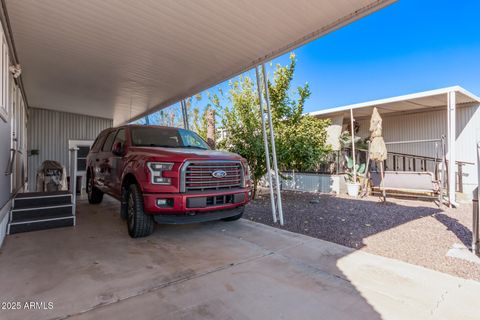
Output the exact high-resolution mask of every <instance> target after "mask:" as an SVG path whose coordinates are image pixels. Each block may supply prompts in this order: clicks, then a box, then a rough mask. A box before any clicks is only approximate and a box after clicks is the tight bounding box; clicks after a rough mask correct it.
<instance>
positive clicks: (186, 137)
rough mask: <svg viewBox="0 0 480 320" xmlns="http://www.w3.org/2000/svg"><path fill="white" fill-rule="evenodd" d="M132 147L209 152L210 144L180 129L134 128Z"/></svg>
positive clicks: (196, 135) (193, 133) (192, 133)
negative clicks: (194, 149)
mask: <svg viewBox="0 0 480 320" xmlns="http://www.w3.org/2000/svg"><path fill="white" fill-rule="evenodd" d="M131 132H132V145H134V146H137V147H164V148H196V149H203V150H208V149H210V148H209V146H208V144H207V143H206V142H205V141H204V140H203V139H202V138H200V136H199V135H198V134H196V133H195V132H192V131H188V130H184V129H179V128H165V127H159V128H155V127H144V128H142V127H138V128H132V130H131Z"/></svg>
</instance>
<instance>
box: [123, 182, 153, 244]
mask: <svg viewBox="0 0 480 320" xmlns="http://www.w3.org/2000/svg"><path fill="white" fill-rule="evenodd" d="M125 196H126V198H127V226H128V234H129V235H130V237H132V238H140V237H146V236H149V235H151V234H152V232H153V230H154V228H155V221H154V220H153V217H152V216H151V215H148V214H146V213H145V212H144V211H143V196H142V192H141V191H140V189H139V188H138V186H137V185H136V184H131V185H129V186H128V189H127V192H126V195H125Z"/></svg>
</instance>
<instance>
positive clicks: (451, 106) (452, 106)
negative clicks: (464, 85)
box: [447, 91, 458, 207]
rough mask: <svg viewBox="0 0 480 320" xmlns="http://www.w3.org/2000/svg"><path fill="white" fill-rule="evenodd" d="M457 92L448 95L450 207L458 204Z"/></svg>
mask: <svg viewBox="0 0 480 320" xmlns="http://www.w3.org/2000/svg"><path fill="white" fill-rule="evenodd" d="M455 98H456V97H455V91H450V92H448V93H447V108H448V115H447V120H448V134H447V144H448V186H447V189H448V201H449V206H450V207H452V206H455V207H457V206H458V204H457V202H456V199H455V192H456V182H457V179H456V174H455V162H456V157H455V137H456V131H457V130H456V115H455V113H456V99H455Z"/></svg>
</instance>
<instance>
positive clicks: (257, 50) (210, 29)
mask: <svg viewBox="0 0 480 320" xmlns="http://www.w3.org/2000/svg"><path fill="white" fill-rule="evenodd" d="M2 1H5V3H6V8H7V11H8V15H9V20H10V24H11V29H12V34H13V40H14V42H15V46H16V51H17V56H18V60H19V61H20V63H21V65H22V69H23V74H22V81H23V84H24V87H25V89H26V90H25V91H26V93H27V99H28V103H29V105H30V106H33V107H44V108H49V109H54V110H63V111H68V112H75V113H81V114H88V115H94V116H101V117H107V118H113V119H114V123H115V124H119V123H122V122H126V121H128V120H131V119H134V118H138V117H140V116H142V115H145V114H146V113H148V112H149V111H152V110H154V109H160V108H163V107H166V106H168V105H170V104H172V103H174V102H176V101H178V100H180V99H183V98H185V97H188V96H190V95H193V94H195V93H198V92H200V91H202V90H204V89H207V88H209V87H210V86H212V85H215V84H217V83H219V82H222V81H224V80H227V79H229V78H231V77H232V76H235V75H237V74H239V73H241V72H243V71H246V70H248V69H250V68H252V67H253V66H255V65H257V64H259V63H261V62H263V61H266V60H270V59H272V58H274V57H276V56H278V55H281V54H283V53H285V52H288V51H289V50H292V49H295V48H297V47H298V46H300V45H302V44H304V43H306V42H309V41H311V40H313V39H316V38H318V37H321V36H322V35H324V34H326V33H329V32H331V31H333V30H336V29H338V28H340V27H342V26H344V25H346V24H348V23H350V22H352V21H354V20H356V19H359V18H361V17H363V16H365V15H367V14H369V13H372V12H374V11H376V10H378V9H380V8H383V7H384V6H386V5H388V4H390V3H392V2H394V1H395V0H316V1H311V0H296V1H291V0H269V1H267V0H263V1H261V0H242V1H241V0H234V1H223V0H207V1H195V0H185V1H170V0H157V1H146V0H143V1H140V0H139V1H122V0H84V1H69V0H42V1H37V0H2Z"/></svg>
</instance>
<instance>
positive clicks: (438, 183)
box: [368, 136, 447, 206]
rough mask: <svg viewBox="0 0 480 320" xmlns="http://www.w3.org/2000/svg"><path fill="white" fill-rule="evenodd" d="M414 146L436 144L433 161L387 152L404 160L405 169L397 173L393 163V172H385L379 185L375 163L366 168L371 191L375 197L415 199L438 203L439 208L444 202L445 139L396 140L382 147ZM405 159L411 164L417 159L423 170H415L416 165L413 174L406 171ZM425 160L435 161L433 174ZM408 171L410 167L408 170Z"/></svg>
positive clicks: (445, 174) (379, 178)
mask: <svg viewBox="0 0 480 320" xmlns="http://www.w3.org/2000/svg"><path fill="white" fill-rule="evenodd" d="M414 143H435V158H430V157H424V156H416V155H407V154H397V153H389V154H391V155H393V157H397V156H398V157H401V158H403V164H404V165H403V169H404V170H403V171H398V170H397V167H396V161H393V162H394V166H395V167H394V170H390V171H385V172H384V177H383V186H382V185H381V182H382V177H381V173H380V172H379V170H378V169H377V166H376V164H374V166H369V167H370V170H368V174H369V179H368V180H369V182H370V186H371V192H372V194H374V195H381V194H384V195H385V196H386V195H389V196H393V197H414V198H424V199H431V200H437V201H438V204H439V206H441V205H442V203H443V194H444V185H445V179H446V177H447V172H446V152H445V136H442V137H441V139H430V140H410V141H398V142H389V143H385V144H386V145H393V144H414ZM439 143H440V144H439ZM439 148H441V158H440V157H439ZM394 159H395V158H394ZM405 159H412V160H413V163H416V161H417V160H421V162H422V169H423V171H418V170H415V169H416V166H415V165H414V166H413V167H414V168H413V169H414V170H413V171H405V169H406V168H405ZM427 160H428V161H433V162H434V166H433V170H432V171H428V169H429V168H428V166H427ZM368 162H370V161H368ZM386 163H387V161H385V162H384V166H385V167H386ZM369 164H370V163H369ZM440 164H441V167H440ZM409 169H411V168H410V167H409Z"/></svg>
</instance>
